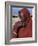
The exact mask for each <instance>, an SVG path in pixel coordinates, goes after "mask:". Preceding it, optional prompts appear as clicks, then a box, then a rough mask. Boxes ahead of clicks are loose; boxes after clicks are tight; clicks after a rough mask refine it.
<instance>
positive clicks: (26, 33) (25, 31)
mask: <svg viewBox="0 0 38 46" xmlns="http://www.w3.org/2000/svg"><path fill="white" fill-rule="evenodd" d="M19 22H20V21H19ZM19 22H17V23H16V24H15V25H14V28H13V31H15V32H17V31H18V30H17V28H18V27H17V25H18V23H19ZM18 37H19V38H24V37H32V20H31V19H30V20H29V23H27V26H26V27H22V28H20V29H19V32H18Z"/></svg>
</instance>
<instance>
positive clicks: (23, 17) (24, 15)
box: [19, 8, 30, 21]
mask: <svg viewBox="0 0 38 46" xmlns="http://www.w3.org/2000/svg"><path fill="white" fill-rule="evenodd" d="M19 17H20V18H21V20H22V21H26V20H27V18H29V17H30V12H29V10H28V9H26V8H23V9H21V10H20V11H19Z"/></svg>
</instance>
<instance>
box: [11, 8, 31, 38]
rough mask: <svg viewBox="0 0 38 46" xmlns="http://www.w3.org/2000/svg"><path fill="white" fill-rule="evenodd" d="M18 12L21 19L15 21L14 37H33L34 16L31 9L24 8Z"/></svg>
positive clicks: (12, 32)
mask: <svg viewBox="0 0 38 46" xmlns="http://www.w3.org/2000/svg"><path fill="white" fill-rule="evenodd" d="M18 13H19V17H20V19H21V21H18V22H16V23H15V25H14V27H13V29H12V31H11V34H12V35H11V36H12V38H26V37H32V17H31V16H30V12H29V10H28V9H26V8H23V9H21V10H20V11H19V12H18Z"/></svg>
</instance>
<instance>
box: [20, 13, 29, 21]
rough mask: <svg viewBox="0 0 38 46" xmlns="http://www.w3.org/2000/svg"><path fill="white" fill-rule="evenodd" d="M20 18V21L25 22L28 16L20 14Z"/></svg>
mask: <svg viewBox="0 0 38 46" xmlns="http://www.w3.org/2000/svg"><path fill="white" fill-rule="evenodd" d="M20 16H21V20H22V21H26V20H27V18H28V15H24V14H23V13H20Z"/></svg>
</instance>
